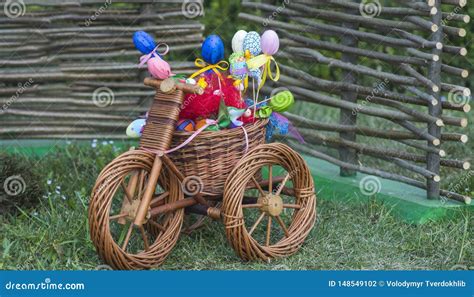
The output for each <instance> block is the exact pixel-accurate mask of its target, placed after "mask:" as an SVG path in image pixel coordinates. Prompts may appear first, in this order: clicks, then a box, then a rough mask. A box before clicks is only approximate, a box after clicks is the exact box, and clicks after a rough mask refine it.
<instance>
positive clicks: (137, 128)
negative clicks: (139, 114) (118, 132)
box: [126, 119, 146, 138]
mask: <svg viewBox="0 0 474 297" xmlns="http://www.w3.org/2000/svg"><path fill="white" fill-rule="evenodd" d="M145 124H146V120H145V119H136V120H134V121H133V122H131V123H130V125H128V127H127V131H126V133H127V136H128V137H133V138H137V137H140V136H142V132H143V128H145Z"/></svg>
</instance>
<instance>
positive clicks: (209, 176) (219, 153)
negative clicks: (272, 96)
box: [170, 120, 268, 195]
mask: <svg viewBox="0 0 474 297" xmlns="http://www.w3.org/2000/svg"><path fill="white" fill-rule="evenodd" d="M267 122H268V120H260V121H257V122H256V123H255V124H252V125H245V130H246V132H247V135H248V140H249V148H248V150H251V149H253V148H255V147H257V146H258V145H259V144H262V143H264V142H265V125H266V124H267ZM190 135H191V133H189V132H175V133H174V135H173V140H172V144H171V146H172V147H175V146H177V145H179V144H181V143H183V142H184V141H185V140H186V139H187V138H188V137H189V136H190ZM245 147H246V144H245V134H244V131H243V129H241V128H235V129H227V130H221V131H205V132H202V133H201V134H199V135H198V136H197V137H196V138H194V139H193V141H192V142H190V143H189V144H188V145H186V146H185V147H184V148H182V149H180V150H178V151H176V152H174V153H172V154H170V158H171V160H172V161H173V163H174V164H175V165H176V167H178V169H179V170H180V171H181V173H183V174H184V175H185V176H187V177H190V176H197V177H199V178H200V180H201V182H202V188H203V191H204V193H205V194H206V195H222V193H223V191H224V184H225V180H226V178H227V176H228V174H229V173H230V172H231V171H232V169H234V167H235V164H237V162H238V161H239V160H240V159H241V158H242V157H243V156H244V155H245Z"/></svg>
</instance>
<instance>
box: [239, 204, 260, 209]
mask: <svg viewBox="0 0 474 297" xmlns="http://www.w3.org/2000/svg"><path fill="white" fill-rule="evenodd" d="M260 207H262V205H261V204H260V203H255V204H242V208H260Z"/></svg>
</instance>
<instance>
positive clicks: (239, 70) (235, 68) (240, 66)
mask: <svg viewBox="0 0 474 297" xmlns="http://www.w3.org/2000/svg"><path fill="white" fill-rule="evenodd" d="M229 63H230V74H231V75H232V77H234V78H235V79H244V78H245V76H246V75H247V74H248V69H247V62H246V61H245V57H244V54H243V53H242V52H238V53H233V54H232V55H230V57H229Z"/></svg>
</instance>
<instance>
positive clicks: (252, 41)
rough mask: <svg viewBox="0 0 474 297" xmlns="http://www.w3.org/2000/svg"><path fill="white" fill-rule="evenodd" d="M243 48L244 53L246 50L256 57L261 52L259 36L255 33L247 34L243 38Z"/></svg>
mask: <svg viewBox="0 0 474 297" xmlns="http://www.w3.org/2000/svg"><path fill="white" fill-rule="evenodd" d="M243 48H244V51H246V50H248V51H249V52H250V53H251V54H252V55H254V56H258V55H259V54H260V53H261V52H262V47H261V45H260V35H259V34H258V33H257V32H255V31H251V32H249V33H247V35H245V37H244V42H243Z"/></svg>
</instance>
